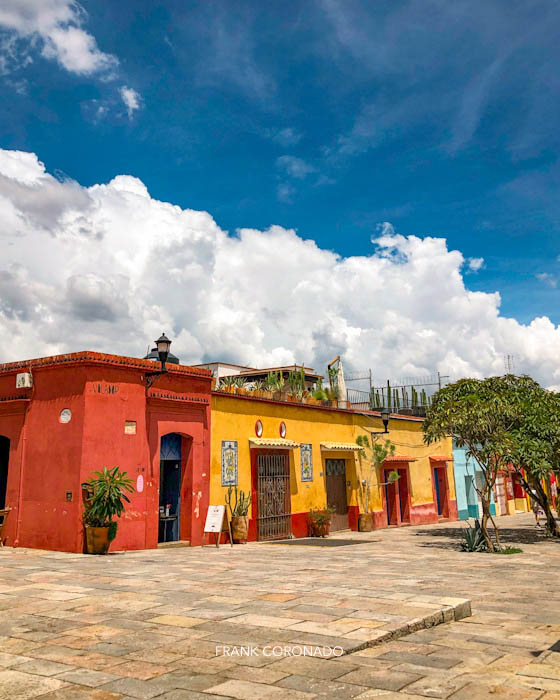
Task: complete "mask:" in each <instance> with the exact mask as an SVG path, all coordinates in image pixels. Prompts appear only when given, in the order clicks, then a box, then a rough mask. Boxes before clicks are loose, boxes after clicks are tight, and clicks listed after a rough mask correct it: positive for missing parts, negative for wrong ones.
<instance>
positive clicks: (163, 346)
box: [145, 333, 171, 389]
mask: <svg viewBox="0 0 560 700" xmlns="http://www.w3.org/2000/svg"><path fill="white" fill-rule="evenodd" d="M154 342H155V344H156V348H157V353H158V357H159V361H160V363H161V369H160V370H157V371H156V372H146V374H145V377H146V387H147V388H148V389H149V388H150V387H151V386H152V384H153V383H154V382H155V381H156V379H157V378H158V377H161V375H162V374H167V368H166V366H165V364H166V362H167V358H168V357H169V349H170V347H171V341H170V340H169V338H168V337H167V336H166V335H165V333H162V334H161V335H160V337H159V338H158V339H157V340H155V341H154Z"/></svg>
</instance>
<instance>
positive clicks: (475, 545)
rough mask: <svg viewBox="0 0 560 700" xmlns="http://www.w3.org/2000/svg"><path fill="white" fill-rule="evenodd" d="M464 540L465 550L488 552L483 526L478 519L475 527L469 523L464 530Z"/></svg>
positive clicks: (462, 544) (462, 547)
mask: <svg viewBox="0 0 560 700" xmlns="http://www.w3.org/2000/svg"><path fill="white" fill-rule="evenodd" d="M463 536H464V540H463V542H462V543H461V549H462V550H463V552H486V551H487V549H488V544H487V543H486V540H485V538H484V534H483V533H482V528H481V527H480V523H479V522H478V520H475V521H474V527H472V526H471V525H469V526H468V527H467V528H466V529H465V530H463Z"/></svg>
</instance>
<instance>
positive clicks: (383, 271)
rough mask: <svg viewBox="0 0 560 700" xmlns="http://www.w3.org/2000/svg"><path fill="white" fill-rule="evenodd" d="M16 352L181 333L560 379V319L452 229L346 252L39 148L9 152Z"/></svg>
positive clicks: (7, 249)
mask: <svg viewBox="0 0 560 700" xmlns="http://www.w3.org/2000/svg"><path fill="white" fill-rule="evenodd" d="M0 176H1V177H0V238H1V241H0V245H1V248H2V258H1V260H0V336H1V337H2V338H10V342H9V343H4V344H3V345H2V347H1V349H0V352H1V353H2V354H1V356H0V360H2V361H8V360H18V359H25V358H28V357H37V356H41V355H46V354H52V353H55V352H68V351H75V350H80V349H95V350H100V351H105V352H117V353H124V354H129V355H132V356H139V355H142V354H143V353H144V352H145V350H146V347H147V345H148V343H149V342H150V341H151V340H152V339H154V338H156V337H158V335H159V334H160V333H161V331H162V330H165V331H166V332H167V333H168V334H169V335H170V336H171V337H172V338H173V346H172V347H173V350H174V352H175V353H176V354H177V355H179V356H180V357H181V359H182V361H183V362H191V363H192V362H197V361H201V360H205V361H206V360H209V359H222V360H229V361H235V362H241V363H243V364H248V365H255V366H267V365H272V364H280V363H285V364H289V363H293V362H302V361H305V362H306V363H308V364H310V365H311V366H316V367H317V368H318V369H321V370H324V367H325V364H326V362H327V361H329V360H331V359H332V358H333V357H335V356H336V355H337V354H341V355H342V356H343V358H344V360H345V365H346V366H348V367H349V368H351V367H354V368H367V367H371V368H372V370H373V373H374V376H376V377H379V378H384V377H394V376H403V375H404V376H415V375H424V374H427V373H430V372H432V371H434V370H439V371H441V372H442V373H443V374H450V375H452V376H457V375H464V374H470V375H476V376H484V375H487V374H490V373H502V372H503V356H504V355H505V354H513V355H515V360H516V370H517V371H518V372H528V373H530V374H532V375H533V376H535V377H536V378H537V379H539V380H540V381H541V382H543V383H544V384H546V385H552V384H555V385H560V368H559V367H558V356H559V355H560V329H559V328H558V327H556V326H554V324H553V323H552V322H551V321H550V320H549V319H548V318H546V317H540V318H535V319H534V320H533V321H532V322H531V323H530V324H527V325H524V324H521V323H519V322H518V321H516V320H515V319H512V318H507V317H504V316H501V315H500V308H499V307H500V296H499V294H497V293H494V294H487V293H483V292H471V291H469V290H468V289H467V288H466V287H465V284H464V280H463V277H462V273H461V271H462V269H463V266H464V264H465V259H464V257H463V255H462V254H461V253H460V252H459V251H456V250H449V249H448V248H447V245H446V241H445V240H444V239H442V238H432V237H428V238H424V239H420V238H418V237H416V236H402V235H399V234H396V233H395V231H394V230H393V228H392V227H391V226H390V225H389V224H383V225H382V226H381V227H380V229H379V232H378V234H377V239H376V240H375V241H374V247H373V248H372V251H371V253H370V254H369V255H367V256H352V257H349V258H341V257H339V256H338V255H336V254H335V253H333V252H331V251H328V250H324V249H321V248H319V247H318V246H317V244H316V243H315V242H314V241H311V240H303V239H302V238H301V237H300V236H299V235H298V234H296V232H295V231H293V230H286V229H284V228H281V227H279V226H272V227H271V228H270V229H268V230H266V231H257V230H254V229H241V230H240V231H239V232H238V233H237V235H236V236H228V235H227V234H226V232H224V231H222V230H221V229H220V228H219V227H218V226H217V224H216V223H215V221H214V219H213V218H212V216H211V215H210V214H208V213H206V212H201V211H195V210H191V209H181V208H180V207H178V206H176V205H173V204H171V203H168V202H161V201H157V200H155V199H153V198H152V197H151V196H150V194H149V192H148V190H147V189H146V187H145V185H144V184H143V183H142V182H141V181H140V180H138V179H137V178H135V177H132V176H129V175H127V176H125V175H121V176H118V177H115V178H114V179H113V180H112V181H111V182H109V183H108V184H99V185H94V186H92V187H89V188H85V187H81V186H80V185H78V184H77V183H75V182H71V181H64V182H59V181H58V180H56V179H55V178H54V177H52V176H51V175H49V174H48V173H47V172H46V171H45V168H44V166H43V165H42V164H41V163H40V161H39V160H38V158H37V157H36V156H35V155H34V154H29V153H17V152H16V153H14V152H9V151H2V150H0Z"/></svg>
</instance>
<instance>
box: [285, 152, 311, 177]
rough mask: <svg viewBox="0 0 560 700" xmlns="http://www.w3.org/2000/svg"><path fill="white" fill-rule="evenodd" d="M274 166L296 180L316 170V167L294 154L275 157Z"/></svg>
mask: <svg viewBox="0 0 560 700" xmlns="http://www.w3.org/2000/svg"><path fill="white" fill-rule="evenodd" d="M276 167H277V168H278V169H279V170H281V171H282V172H284V173H285V174H286V175H289V176H290V177H295V178H297V179H298V180H303V179H304V178H306V177H307V176H308V175H310V174H311V173H314V172H315V171H316V168H314V167H313V166H312V165H310V164H309V163H306V161H304V160H302V159H301V158H296V156H280V158H277V159H276Z"/></svg>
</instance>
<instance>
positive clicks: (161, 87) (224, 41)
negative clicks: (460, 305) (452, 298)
mask: <svg viewBox="0 0 560 700" xmlns="http://www.w3.org/2000/svg"><path fill="white" fill-rule="evenodd" d="M14 1H15V0H14ZM42 1H43V2H45V3H47V4H53V5H55V6H61V5H65V4H68V3H67V2H66V0H42ZM7 4H8V6H9V5H10V1H8V3H7ZM23 4H24V5H25V4H28V5H29V6H33V5H35V4H37V3H36V2H35V0H25V1H24V2H23ZM81 5H82V7H83V8H84V10H85V11H86V12H87V15H85V14H82V15H81V16H80V17H81V19H80V22H81V27H82V28H83V30H84V31H85V32H86V33H87V34H88V35H89V36H91V37H93V40H94V41H95V42H96V43H97V47H98V51H99V52H102V53H103V54H104V55H105V56H109V57H114V63H113V64H112V65H111V64H110V61H109V62H108V64H107V65H106V66H104V67H103V69H99V70H80V69H76V68H75V67H72V66H70V68H69V67H68V64H67V65H65V64H64V59H61V58H60V56H59V57H58V59H57V58H56V56H55V57H54V58H53V56H52V55H49V53H48V52H45V50H43V49H42V46H43V45H42V44H41V42H40V41H39V40H38V39H37V35H34V36H35V38H33V36H31V35H29V34H28V35H26V34H25V31H19V35H17V41H16V42H15V43H11V44H9V43H7V42H8V41H9V39H12V40H14V33H13V31H12V29H10V28H8V29H5V31H4V32H3V33H2V40H3V43H1V44H0V47H2V48H3V49H4V50H5V60H4V62H3V63H0V66H2V75H1V76H0V104H2V105H3V106H2V108H0V134H1V142H0V146H1V147H2V148H5V149H18V150H24V151H32V152H34V153H36V154H37V156H38V157H39V158H40V159H41V160H42V161H43V162H45V164H46V165H47V168H48V169H49V171H50V172H58V173H59V174H60V175H61V176H67V177H70V178H73V179H75V180H77V181H78V182H79V183H80V184H81V185H85V186H89V185H93V184H94V183H100V182H108V181H109V180H111V178H113V177H114V176H115V175H117V174H123V173H130V174H132V175H134V176H136V177H138V178H140V179H141V180H142V181H143V182H144V183H145V184H146V186H147V187H148V190H149V192H150V194H151V196H152V197H153V198H156V199H161V200H164V201H169V202H173V203H175V204H178V205H180V206H181V207H183V208H186V207H188V208H193V209H200V210H205V211H209V212H211V214H212V215H213V216H214V218H215V219H216V221H217V223H218V225H219V226H221V227H222V228H224V229H227V230H229V231H230V232H233V231H235V229H237V228H238V227H255V228H259V229H264V228H266V227H268V226H270V225H271V224H279V225H282V226H284V227H287V228H290V227H293V228H295V229H297V231H298V233H299V235H300V236H302V237H303V238H311V239H314V240H315V241H317V243H318V245H320V246H321V247H323V248H328V249H332V250H335V251H336V252H338V253H340V254H342V255H344V256H349V255H360V254H369V253H370V252H371V243H370V238H371V236H372V234H375V232H376V227H377V225H378V224H380V223H382V222H384V221H389V222H391V223H392V224H393V226H394V227H395V229H396V230H397V231H398V232H400V233H403V234H405V235H410V234H414V235H417V236H420V237H424V236H428V235H430V236H437V237H444V238H446V239H447V241H448V245H449V247H450V248H457V249H459V250H460V251H461V252H462V253H463V255H464V256H465V257H466V258H483V259H484V265H483V267H482V268H481V269H479V270H471V271H467V273H466V274H465V282H466V284H467V285H468V286H469V287H470V288H471V289H474V290H483V291H494V290H497V291H499V292H500V293H501V295H502V307H501V310H502V313H503V314H505V315H509V316H513V317H515V318H517V319H518V320H520V321H521V322H528V321H529V320H530V319H532V318H533V317H535V316H539V315H548V316H549V317H550V319H551V320H552V321H553V322H555V323H558V322H559V321H560V312H559V311H558V294H559V291H558V289H557V287H556V284H557V278H558V265H559V263H558V255H559V254H560V230H559V225H558V214H559V213H560V212H559V208H560V207H559V204H558V196H557V185H558V182H559V180H560V168H559V165H558V147H559V145H560V144H559V140H560V135H559V131H558V128H557V124H558V122H559V117H560V99H559V97H560V94H559V93H560V77H559V74H558V64H559V59H560V55H559V54H560V48H559V43H558V38H557V37H558V35H559V30H560V5H558V4H557V3H554V2H540V1H537V0H535V1H531V0H525V1H523V2H519V1H516V0H508V2H507V3H504V2H502V1H499V2H498V1H493V0H489V1H487V2H462V1H461V0H457V1H454V2H449V1H448V0H417V1H409V2H404V1H400V0H390V1H382V0H377V1H376V2H372V1H371V0H370V1H369V2H358V1H355V0H341V1H340V2H337V1H336V0H324V1H317V2H312V1H310V0H306V1H304V2H297V1H295V0H294V1H291V2H283V3H276V2H262V0H261V1H259V2H250V1H248V0H236V1H235V2H223V1H222V2H213V1H212V0H205V1H204V2H188V1H187V0H182V1H180V2H174V1H171V0H169V1H166V2H154V0H134V2H132V1H128V0H121V1H120V2H109V1H105V2H92V1H88V0H84V1H83V2H82V3H81ZM1 12H2V10H0V24H1V22H2V15H1ZM8 12H9V10H8ZM12 24H13V22H12ZM6 46H8V48H6ZM45 53H46V55H45ZM123 86H126V87H127V88H128V89H130V90H132V91H134V95H136V98H135V99H136V103H135V105H133V107H132V109H129V111H127V109H126V106H125V104H124V103H123V100H122V94H121V93H120V92H119V91H120V90H121V89H122V87H123ZM475 267H476V264H475Z"/></svg>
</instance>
